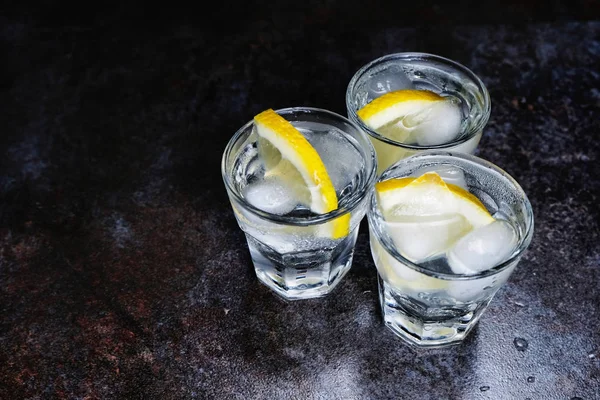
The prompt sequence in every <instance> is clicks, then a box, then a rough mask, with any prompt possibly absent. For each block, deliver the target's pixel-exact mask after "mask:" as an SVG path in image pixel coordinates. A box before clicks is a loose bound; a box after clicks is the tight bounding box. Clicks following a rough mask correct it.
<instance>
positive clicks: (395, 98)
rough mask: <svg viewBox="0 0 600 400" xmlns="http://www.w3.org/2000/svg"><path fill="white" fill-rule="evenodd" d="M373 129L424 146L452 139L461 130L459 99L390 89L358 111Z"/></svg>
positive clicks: (388, 136) (410, 90) (389, 137)
mask: <svg viewBox="0 0 600 400" xmlns="http://www.w3.org/2000/svg"><path fill="white" fill-rule="evenodd" d="M357 114H358V116H359V117H360V118H361V119H362V120H363V121H364V123H365V124H366V125H367V126H369V127H370V128H371V129H373V130H375V131H377V132H378V133H379V134H381V135H382V136H384V137H386V138H388V139H392V140H394V141H396V142H401V143H407V144H418V145H421V146H431V145H439V144H444V143H448V142H450V141H451V140H452V139H454V138H455V137H456V136H457V135H458V134H459V132H460V128H461V123H462V114H461V111H460V108H459V107H458V103H457V99H454V98H452V97H442V96H440V95H439V94H437V93H434V92H432V91H429V90H413V89H403V90H396V91H393V92H388V93H386V94H384V95H383V96H380V97H377V98H375V99H374V100H373V101H371V102H370V103H368V104H367V105H365V106H364V107H362V108H361V109H360V110H358V111H357Z"/></svg>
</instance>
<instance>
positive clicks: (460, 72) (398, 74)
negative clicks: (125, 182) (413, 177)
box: [346, 53, 491, 173]
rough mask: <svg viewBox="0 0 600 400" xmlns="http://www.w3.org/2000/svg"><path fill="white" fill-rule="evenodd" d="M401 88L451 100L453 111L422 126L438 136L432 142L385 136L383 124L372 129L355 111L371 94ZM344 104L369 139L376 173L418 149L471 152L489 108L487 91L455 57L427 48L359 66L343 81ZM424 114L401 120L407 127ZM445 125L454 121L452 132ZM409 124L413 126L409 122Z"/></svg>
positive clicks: (486, 119) (476, 143) (365, 103)
mask: <svg viewBox="0 0 600 400" xmlns="http://www.w3.org/2000/svg"><path fill="white" fill-rule="evenodd" d="M402 89H413V90H427V91H431V92H434V93H436V94H438V95H440V96H442V97H443V98H445V99H451V100H452V102H453V103H454V104H455V105H456V108H457V110H456V113H450V114H449V115H448V116H444V115H443V114H444V113H442V114H441V117H440V118H441V119H442V121H435V120H433V121H429V122H428V128H427V129H433V131H432V132H430V133H428V135H434V136H433V137H434V138H435V135H438V134H439V135H441V136H440V137H439V138H436V140H435V141H431V140H428V141H425V144H423V145H420V144H418V142H414V141H413V142H410V143H409V142H406V141H399V140H396V139H397V138H391V137H390V136H389V135H386V133H385V132H384V130H383V127H382V128H378V129H372V128H371V127H369V125H367V124H366V123H365V121H363V120H362V119H361V118H360V117H359V115H358V111H359V110H360V109H361V108H362V107H364V106H365V105H367V104H368V103H370V102H371V101H373V100H374V99H376V98H378V97H380V96H383V95H384V94H386V93H388V92H392V91H397V90H402ZM346 107H347V112H348V118H349V119H350V120H352V121H354V122H355V123H356V124H357V125H358V126H360V127H361V128H362V129H363V130H364V131H365V132H367V134H368V135H369V138H370V139H371V141H372V142H373V146H374V147H375V151H376V153H377V159H378V173H381V172H382V171H383V170H385V169H386V168H387V167H389V166H390V165H392V164H393V163H394V162H396V161H398V160H400V159H402V158H405V157H408V156H410V155H413V154H415V153H417V152H419V151H423V150H431V149H437V150H447V151H455V152H464V153H469V154H473V153H474V152H475V150H476V148H477V145H478V144H479V140H480V139H481V136H482V132H483V128H484V126H485V125H486V124H487V122H488V119H489V117H490V111H491V105H490V96H489V94H488V91H487V89H486V87H485V85H484V84H483V82H482V81H481V79H479V77H477V75H475V74H474V73H473V72H471V71H470V70H469V69H468V68H466V67H465V66H463V65H461V64H459V63H457V62H455V61H452V60H449V59H447V58H444V57H440V56H437V55H433V54H426V53H395V54H389V55H385V56H383V57H380V58H377V59H375V60H373V61H371V62H369V63H367V64H366V65H364V66H363V67H362V68H360V69H359V70H358V71H357V72H356V73H355V74H354V76H353V77H352V79H351V80H350V83H349V84H348V88H347V91H346ZM446 114H447V113H446ZM423 115H424V114H423V113H421V114H420V115H416V116H412V117H411V118H406V119H404V120H403V121H401V122H400V123H403V124H405V125H406V126H409V125H411V124H415V120H422V118H423ZM454 115H457V116H456V118H450V116H454ZM444 119H445V120H444ZM450 120H452V121H450ZM448 124H450V125H453V126H456V128H455V132H454V134H450V135H449V133H448V132H447V129H451V128H449V126H448ZM410 129H414V126H413V127H412V128H410ZM438 132H439V133H438ZM443 132H445V133H443ZM440 140H441V142H440ZM429 143H435V144H429Z"/></svg>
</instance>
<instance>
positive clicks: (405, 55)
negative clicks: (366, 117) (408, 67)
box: [346, 52, 492, 150]
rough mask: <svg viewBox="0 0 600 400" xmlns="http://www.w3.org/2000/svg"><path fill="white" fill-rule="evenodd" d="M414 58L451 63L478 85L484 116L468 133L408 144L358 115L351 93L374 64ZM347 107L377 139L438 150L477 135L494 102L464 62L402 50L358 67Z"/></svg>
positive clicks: (401, 145) (351, 116)
mask: <svg viewBox="0 0 600 400" xmlns="http://www.w3.org/2000/svg"><path fill="white" fill-rule="evenodd" d="M413 59H419V60H426V61H427V60H432V61H438V62H441V63H444V64H446V65H449V66H450V67H452V68H454V69H456V70H458V71H461V72H463V73H464V74H465V75H467V76H468V77H469V79H471V80H472V81H473V82H474V83H475V84H476V85H477V88H478V89H479V91H480V92H481V94H482V95H483V108H482V113H483V117H482V118H481V119H480V121H479V122H478V123H477V124H476V125H475V126H473V127H472V128H471V129H470V130H469V131H468V132H467V133H466V134H464V135H461V136H460V137H459V138H457V139H455V140H453V141H451V142H448V143H442V144H438V145H430V146H420V145H416V144H406V143H402V142H398V141H396V140H393V139H389V138H387V137H385V136H382V135H380V134H379V133H378V132H377V131H375V130H374V129H372V128H370V127H369V126H367V125H366V124H365V123H364V122H363V121H362V119H361V118H360V117H359V116H358V114H357V110H355V109H354V107H352V104H351V103H352V101H353V98H352V96H351V94H352V93H353V92H354V88H355V87H356V84H357V82H358V80H359V79H360V78H361V77H362V76H363V75H364V74H365V73H366V72H367V71H369V70H370V69H371V68H373V67H374V66H376V65H379V64H381V63H384V62H386V61H390V60H413ZM346 109H347V111H348V115H349V117H350V119H351V120H353V121H354V122H355V123H356V124H357V125H359V126H360V127H361V128H362V129H363V130H364V131H365V132H367V134H368V135H369V136H371V137H373V138H375V139H377V140H380V141H382V142H385V143H387V144H391V145H393V146H397V147H403V148H406V149H410V150H437V149H439V150H444V149H448V148H450V147H454V146H458V145H460V144H463V143H465V142H467V141H468V140H470V139H472V138H473V137H475V135H476V134H477V133H478V132H479V131H480V130H482V129H483V128H484V127H485V125H486V124H487V123H488V121H489V119H490V114H491V111H492V104H491V98H490V94H489V92H488V90H487V87H486V86H485V84H484V83H483V81H482V80H481V78H479V76H477V75H476V74H475V73H474V72H473V71H471V70H470V69H469V68H467V67H466V66H464V65H463V64H461V63H459V62H456V61H454V60H451V59H449V58H446V57H442V56H438V55H436V54H430V53H420V52H401V53H391V54H386V55H384V56H381V57H378V58H376V59H374V60H371V61H369V62H368V63H366V64H364V65H363V66H362V67H360V68H359V69H358V71H356V72H355V73H354V75H353V76H352V78H351V79H350V82H349V83H348V86H347V87H346Z"/></svg>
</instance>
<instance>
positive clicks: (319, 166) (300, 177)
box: [254, 109, 350, 239]
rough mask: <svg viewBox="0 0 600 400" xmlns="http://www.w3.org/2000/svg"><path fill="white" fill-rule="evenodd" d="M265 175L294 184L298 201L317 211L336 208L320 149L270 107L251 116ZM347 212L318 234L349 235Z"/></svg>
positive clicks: (323, 212)
mask: <svg viewBox="0 0 600 400" xmlns="http://www.w3.org/2000/svg"><path fill="white" fill-rule="evenodd" d="M254 125H255V128H256V132H257V134H258V136H259V141H258V147H259V154H260V156H261V158H262V159H263V161H264V163H265V167H266V169H267V170H266V173H265V176H266V177H269V176H275V177H278V178H280V179H282V180H283V181H285V182H286V183H287V184H288V185H289V186H290V187H292V188H294V190H295V193H296V194H297V196H298V201H299V203H301V204H305V205H306V206H307V207H309V208H310V210H311V211H312V212H314V213H317V214H325V213H328V212H330V211H333V210H336V209H337V208H338V198H337V194H336V192H335V187H334V186H333V183H332V182H331V178H330V177H329V174H328V173H327V169H326V168H325V165H324V164H323V161H322V160H321V157H320V156H319V153H318V152H317V151H316V150H315V148H314V147H313V146H312V145H311V144H310V142H309V141H308V140H307V139H306V138H305V137H304V136H303V135H302V133H301V132H300V131H298V129H296V128H295V127H294V126H293V125H292V124H291V123H290V122H289V121H287V120H286V119H285V118H283V117H282V116H280V115H279V114H277V113H276V112H275V111H273V110H272V109H268V110H265V111H263V112H261V113H260V114H258V115H256V116H255V117H254ZM349 225H350V214H349V213H348V214H345V215H343V216H340V217H338V218H336V219H334V220H333V221H331V222H329V223H326V224H325V225H324V226H323V227H322V228H321V229H320V230H319V234H320V235H323V236H328V237H331V238H332V239H338V238H342V237H345V236H347V235H348V232H349Z"/></svg>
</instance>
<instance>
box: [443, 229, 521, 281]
mask: <svg viewBox="0 0 600 400" xmlns="http://www.w3.org/2000/svg"><path fill="white" fill-rule="evenodd" d="M516 244H517V234H516V232H515V230H514V228H513V227H512V226H511V225H510V224H509V223H508V222H506V221H502V220H496V221H494V222H492V223H491V224H488V225H485V226H482V227H480V228H478V229H475V230H473V231H471V232H469V233H468V234H467V235H465V236H463V237H462V238H460V239H459V240H458V241H457V242H456V244H455V245H454V246H453V247H452V248H451V249H450V250H449V251H448V254H447V257H448V263H449V265H450V268H451V269H452V272H454V273H455V274H465V275H473V274H477V273H479V272H482V271H485V270H487V269H490V268H493V267H495V266H496V265H498V264H500V263H501V262H502V261H504V260H506V259H507V258H508V257H509V256H510V254H511V253H512V252H513V251H514V249H515V246H516Z"/></svg>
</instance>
